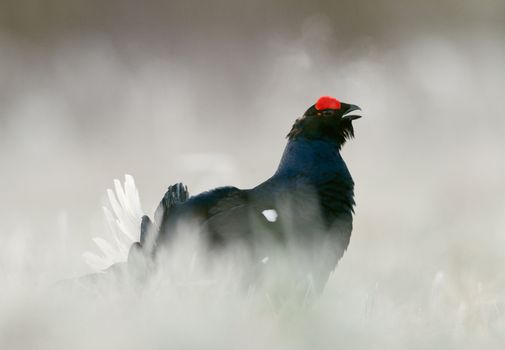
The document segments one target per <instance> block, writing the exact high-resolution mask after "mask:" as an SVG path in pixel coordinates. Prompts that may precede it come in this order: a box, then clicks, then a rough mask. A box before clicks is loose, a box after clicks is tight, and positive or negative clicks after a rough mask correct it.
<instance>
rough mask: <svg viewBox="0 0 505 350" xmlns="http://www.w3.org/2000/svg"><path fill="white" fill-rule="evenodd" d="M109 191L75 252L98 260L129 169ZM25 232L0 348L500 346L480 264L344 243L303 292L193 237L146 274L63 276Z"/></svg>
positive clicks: (504, 320)
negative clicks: (422, 265) (252, 279)
mask: <svg viewBox="0 0 505 350" xmlns="http://www.w3.org/2000/svg"><path fill="white" fill-rule="evenodd" d="M108 195H109V200H110V204H111V209H112V210H110V209H105V213H106V219H107V222H108V223H109V227H110V228H111V230H110V234H111V235H109V238H108V239H104V238H98V239H95V241H96V243H97V245H98V247H99V248H100V250H101V252H100V253H98V250H95V252H94V253H93V252H87V253H86V254H85V258H86V259H87V261H88V262H89V263H90V264H91V265H93V266H94V267H96V268H103V267H105V266H107V265H108V264H109V263H112V262H114V261H118V259H119V260H121V259H124V258H125V256H126V255H125V254H126V251H127V247H128V245H129V241H133V240H134V239H135V237H129V234H130V232H132V231H130V230H134V228H135V227H138V226H137V223H136V220H140V216H139V215H141V214H142V210H141V208H140V204H139V201H138V192H137V189H136V187H135V184H134V182H133V178H131V177H128V176H127V177H126V181H125V185H124V187H123V186H122V185H121V183H120V182H119V181H116V182H115V191H111V190H110V191H109V192H108ZM129 225H130V226H129ZM358 232H359V231H358ZM355 235H358V236H359V233H356V232H355ZM28 237H30V235H28V234H24V235H23V234H18V235H11V236H10V238H9V239H8V240H6V241H4V242H3V244H2V245H1V248H0V262H1V265H0V266H1V269H2V271H1V274H0V285H1V286H2V287H1V290H0V310H1V313H0V348H2V349H139V348H147V349H158V348H159V349H202V348H205V349H236V348H241V349H335V348H342V347H345V348H351V349H371V348H374V349H426V348H431V349H475V348H477V347H481V348H485V349H501V348H503V344H505V332H503V330H504V329H505V314H504V312H505V300H504V298H503V295H504V294H503V293H504V292H505V283H504V282H505V281H504V279H503V278H500V276H493V278H491V279H489V278H488V279H487V280H482V279H481V278H484V279H485V278H487V277H488V276H486V275H483V276H481V275H479V270H478V269H475V271H471V270H469V271H467V273H466V274H463V275H462V274H453V273H451V271H448V272H445V271H438V272H435V273H434V274H433V273H430V272H429V271H423V270H416V269H412V267H413V266H415V264H416V261H417V263H419V260H420V257H412V256H411V257H404V256H402V255H401V254H397V255H396V256H394V257H392V258H391V260H390V261H372V260H371V259H373V255H370V254H369V252H367V251H366V250H365V251H361V252H360V251H356V250H353V251H352V252H347V253H346V255H344V258H343V260H342V261H341V263H340V264H339V266H338V267H337V269H336V271H335V273H334V275H333V276H332V277H331V278H330V281H329V283H328V286H327V288H326V290H325V292H324V293H323V295H322V296H321V297H320V298H319V299H317V298H311V299H310V300H307V299H303V298H299V296H296V295H294V293H292V291H290V290H286V289H282V285H279V284H278V285H276V286H275V287H274V288H273V289H272V285H270V286H268V287H262V288H249V289H244V288H242V287H241V286H240V283H239V281H240V273H241V271H240V268H239V264H237V261H238V260H237V259H236V257H234V256H233V255H231V254H230V255H229V256H221V257H220V258H218V259H214V260H213V261H212V263H211V264H209V260H208V259H206V258H205V257H204V255H205V252H203V251H202V249H201V247H200V246H199V244H198V242H196V241H192V240H190V239H189V240H186V241H184V242H180V243H179V244H178V246H177V247H175V248H174V249H172V250H170V252H169V254H168V255H167V256H166V257H165V258H164V260H163V262H164V264H163V268H162V269H159V270H158V271H157V272H156V274H155V275H154V276H152V277H151V278H149V279H146V280H144V281H140V282H139V281H138V280H133V279H128V278H125V279H121V280H120V281H116V280H114V278H108V279H104V281H102V282H101V283H98V284H88V283H80V282H79V280H72V281H73V282H71V283H68V282H64V283H61V282H60V281H61V277H62V271H68V266H65V265H66V264H67V263H68V260H67V259H65V246H64V243H62V242H61V241H60V242H45V243H44V244H42V245H41V244H35V243H34V242H33V240H29V239H28ZM357 239H358V240H359V238H357ZM351 245H352V244H351ZM380 249H384V247H382V248H380ZM485 249H486V246H485V245H483V246H482V247H481V248H480V251H479V253H485ZM351 250H352V248H351ZM489 253H490V255H491V256H492V254H493V252H492V251H490V252H489ZM367 255H369V256H368V257H367ZM434 255H436V254H434ZM412 261H414V263H412ZM264 263H265V264H268V261H265V262H264ZM446 265H447V264H446ZM276 276H277V277H282V271H281V270H280V269H279V270H276V269H275V268H274V269H272V271H271V276H270V277H271V279H272V280H275V278H276ZM67 277H68V276H67Z"/></svg>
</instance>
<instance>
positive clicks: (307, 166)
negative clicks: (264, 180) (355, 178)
mask: <svg viewBox="0 0 505 350" xmlns="http://www.w3.org/2000/svg"><path fill="white" fill-rule="evenodd" d="M275 175H276V176H287V177H307V178H308V179H310V180H312V181H315V182H324V181H325V180H326V179H329V178H333V177H335V176H339V177H343V178H348V179H350V180H351V181H352V179H351V175H350V173H349V171H348V169H347V166H346V165H345V163H344V160H343V159H342V156H341V155H340V152H339V147H338V144H337V143H336V142H332V141H327V140H310V139H306V138H303V137H300V138H296V139H292V140H289V141H288V144H287V145H286V148H285V149H284V153H283V155H282V158H281V161H280V164H279V167H278V168H277V172H276V173H275Z"/></svg>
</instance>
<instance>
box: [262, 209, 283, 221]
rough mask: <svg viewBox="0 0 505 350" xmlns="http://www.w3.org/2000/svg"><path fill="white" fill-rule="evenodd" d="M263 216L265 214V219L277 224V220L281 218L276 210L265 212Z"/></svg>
mask: <svg viewBox="0 0 505 350" xmlns="http://www.w3.org/2000/svg"><path fill="white" fill-rule="evenodd" d="M261 214H263V216H264V217H265V219H267V220H268V221H270V222H276V221H277V218H278V217H279V214H277V210H275V209H267V210H263V211H262V212H261Z"/></svg>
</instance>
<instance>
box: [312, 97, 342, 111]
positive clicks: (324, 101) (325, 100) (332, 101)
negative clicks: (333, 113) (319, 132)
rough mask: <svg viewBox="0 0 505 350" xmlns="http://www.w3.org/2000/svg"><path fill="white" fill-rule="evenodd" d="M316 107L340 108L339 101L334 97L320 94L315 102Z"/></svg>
mask: <svg viewBox="0 0 505 350" xmlns="http://www.w3.org/2000/svg"><path fill="white" fill-rule="evenodd" d="M316 109H317V110H318V111H324V110H325V109H340V101H339V100H337V99H336V98H335V97H331V96H321V97H319V100H317V102H316Z"/></svg>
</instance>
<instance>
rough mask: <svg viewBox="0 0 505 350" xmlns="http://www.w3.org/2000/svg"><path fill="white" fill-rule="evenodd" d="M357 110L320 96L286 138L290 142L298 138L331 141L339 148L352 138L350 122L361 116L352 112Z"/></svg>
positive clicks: (349, 105) (353, 106)
mask: <svg viewBox="0 0 505 350" xmlns="http://www.w3.org/2000/svg"><path fill="white" fill-rule="evenodd" d="M359 110H361V108H359V107H358V106H356V105H351V104H348V103H343V102H340V101H339V100H337V99H336V98H334V97H330V96H322V97H320V98H319V99H318V100H317V102H316V104H314V105H312V106H311V107H310V108H309V109H307V111H306V112H305V114H304V115H303V116H302V117H301V118H298V119H297V120H296V121H295V124H294V125H293V128H292V129H291V131H290V132H289V134H288V136H287V137H288V139H290V140H293V139H296V138H298V137H305V138H307V139H316V140H323V139H324V140H331V141H335V142H336V143H337V144H338V146H339V147H341V146H342V145H343V144H344V143H345V142H346V141H347V140H348V139H350V138H352V137H354V129H353V127H352V121H353V120H355V119H358V118H361V116H359V115H356V114H354V113H352V112H354V111H359Z"/></svg>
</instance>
